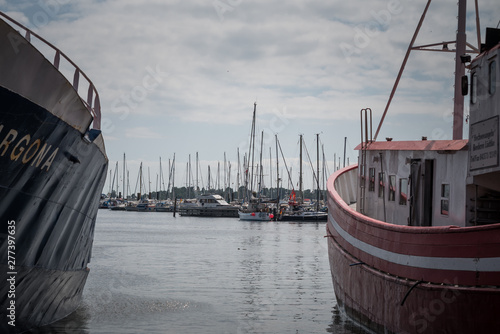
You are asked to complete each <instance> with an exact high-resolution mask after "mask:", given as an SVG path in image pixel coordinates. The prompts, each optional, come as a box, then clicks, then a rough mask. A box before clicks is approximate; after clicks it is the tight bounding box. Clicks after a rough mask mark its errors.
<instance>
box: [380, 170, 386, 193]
mask: <svg viewBox="0 0 500 334" xmlns="http://www.w3.org/2000/svg"><path fill="white" fill-rule="evenodd" d="M384 187H385V184H384V173H382V172H380V173H378V197H384Z"/></svg>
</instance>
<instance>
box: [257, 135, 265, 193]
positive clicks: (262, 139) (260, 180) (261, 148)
mask: <svg viewBox="0 0 500 334" xmlns="http://www.w3.org/2000/svg"><path fill="white" fill-rule="evenodd" d="M263 144H264V130H262V133H261V136H260V163H259V164H260V167H259V188H258V189H259V195H258V196H259V197H260V194H261V192H262V173H263V170H262V150H263Z"/></svg>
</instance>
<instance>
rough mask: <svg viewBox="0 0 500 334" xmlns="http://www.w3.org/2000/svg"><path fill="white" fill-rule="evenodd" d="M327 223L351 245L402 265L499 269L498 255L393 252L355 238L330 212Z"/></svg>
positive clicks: (468, 269)
mask: <svg viewBox="0 0 500 334" xmlns="http://www.w3.org/2000/svg"><path fill="white" fill-rule="evenodd" d="M328 218H329V223H330V224H331V225H332V226H333V228H334V229H335V230H336V231H337V233H338V234H340V236H341V237H342V238H344V240H346V241H347V242H348V243H349V244H351V246H353V247H355V248H358V249H359V250H361V251H363V252H365V253H368V254H370V255H372V256H375V257H378V258H379V259H382V260H385V261H387V262H391V263H394V264H398V265H402V266H410V267H415V268H425V269H441V270H461V271H479V272H495V271H500V257H489V258H450V257H430V256H416V255H407V254H399V253H394V252H391V251H388V250H385V249H382V248H378V247H376V246H373V245H370V244H368V243H366V242H363V241H361V240H358V239H356V238H355V237H353V236H352V235H350V234H349V233H347V232H346V231H344V230H343V229H342V228H341V227H340V226H339V224H337V222H336V221H335V219H333V217H332V215H331V213H328Z"/></svg>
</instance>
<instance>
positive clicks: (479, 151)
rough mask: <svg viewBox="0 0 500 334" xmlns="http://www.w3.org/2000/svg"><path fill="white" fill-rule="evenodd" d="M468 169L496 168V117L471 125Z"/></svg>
mask: <svg viewBox="0 0 500 334" xmlns="http://www.w3.org/2000/svg"><path fill="white" fill-rule="evenodd" d="M470 129H471V130H470V138H469V157H470V169H471V170H476V169H481V168H486V167H496V166H498V116H495V117H492V118H489V119H486V120H484V121H481V122H477V123H474V124H471V128H470Z"/></svg>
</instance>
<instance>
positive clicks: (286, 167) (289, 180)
mask: <svg viewBox="0 0 500 334" xmlns="http://www.w3.org/2000/svg"><path fill="white" fill-rule="evenodd" d="M276 141H277V142H278V147H279V148H280V152H281V157H282V158H283V163H284V164H285V169H286V173H287V174H288V182H290V184H291V185H292V190H294V191H295V189H294V187H293V182H292V177H291V176H290V171H289V170H288V166H287V164H286V160H285V156H284V155H283V150H282V149H281V144H280V141H279V139H278V136H276Z"/></svg>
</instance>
